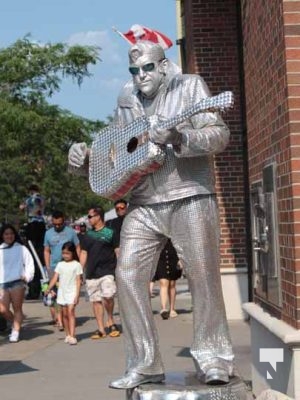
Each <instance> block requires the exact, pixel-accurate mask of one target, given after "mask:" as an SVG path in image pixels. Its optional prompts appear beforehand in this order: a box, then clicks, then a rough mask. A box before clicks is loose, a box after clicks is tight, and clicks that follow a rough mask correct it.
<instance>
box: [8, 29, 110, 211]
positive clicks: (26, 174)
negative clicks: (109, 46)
mask: <svg viewBox="0 0 300 400" xmlns="http://www.w3.org/2000/svg"><path fill="white" fill-rule="evenodd" d="M99 50H100V49H99V48H96V47H90V46H71V47H69V46H67V45H65V44H61V43H58V44H46V45H43V46H42V45H38V44H36V43H33V42H31V41H30V38H29V37H28V36H26V37H25V38H23V39H21V40H18V41H17V42H15V43H14V44H12V45H11V46H9V47H7V48H4V49H0V171H1V174H0V187H1V190H0V218H1V219H3V218H5V216H8V219H11V218H10V216H11V215H18V205H19V204H20V202H21V201H22V200H23V198H24V197H25V196H26V194H27V188H28V186H29V185H30V184H31V183H36V184H38V185H39V186H40V187H41V192H42V193H43V194H44V195H45V197H46V199H47V200H48V202H47V204H48V206H47V207H48V212H50V211H51V209H53V208H59V209H61V210H63V211H65V212H66V214H67V215H69V216H72V217H74V218H76V217H78V216H79V215H82V213H85V212H86V210H87V208H88V207H89V206H90V205H91V204H99V203H100V204H102V205H103V206H104V207H105V208H108V207H109V202H106V201H105V200H103V199H101V198H100V197H98V196H96V195H95V194H93V193H92V192H91V190H90V187H89V185H88V181H87V179H86V178H84V177H76V176H72V175H71V174H69V173H68V171H67V152H68V149H69V147H70V146H71V144H72V143H74V142H78V141H85V142H88V143H89V142H91V137H92V135H93V134H94V133H95V132H97V131H98V130H99V129H101V128H102V127H104V125H105V124H104V123H103V122H101V121H92V120H88V119H85V118H81V117H78V116H75V115H73V114H72V113H71V112H69V111H67V110H63V109H61V108H60V107H58V106H55V105H50V104H49V102H48V100H49V97H51V96H52V95H53V94H54V93H55V92H57V91H59V90H60V86H61V83H62V80H63V79H65V78H68V77H71V78H72V79H73V80H74V83H76V84H78V85H80V84H81V83H82V81H83V79H84V78H88V77H90V75H91V74H90V72H89V70H88V67H89V66H90V65H93V64H96V63H97V62H98V61H99V60H100V59H99ZM19 215H21V214H20V213H19Z"/></svg>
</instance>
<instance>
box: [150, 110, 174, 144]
mask: <svg viewBox="0 0 300 400" xmlns="http://www.w3.org/2000/svg"><path fill="white" fill-rule="evenodd" d="M159 121H162V119H161V117H159V118H158V117H157V116H155V115H154V116H152V117H150V124H151V128H150V129H149V137H150V140H151V142H153V143H157V144H173V145H179V144H180V143H181V133H180V132H178V131H177V129H176V128H171V129H162V128H159Z"/></svg>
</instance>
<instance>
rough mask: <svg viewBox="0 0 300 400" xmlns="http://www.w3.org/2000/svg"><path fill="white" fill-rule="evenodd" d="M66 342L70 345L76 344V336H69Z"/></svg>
mask: <svg viewBox="0 0 300 400" xmlns="http://www.w3.org/2000/svg"><path fill="white" fill-rule="evenodd" d="M68 343H69V344H70V345H74V344H77V339H76V337H73V336H69V341H68Z"/></svg>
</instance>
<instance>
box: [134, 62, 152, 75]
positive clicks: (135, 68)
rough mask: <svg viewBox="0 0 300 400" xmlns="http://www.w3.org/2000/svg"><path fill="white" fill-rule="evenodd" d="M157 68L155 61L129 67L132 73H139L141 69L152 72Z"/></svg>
mask: <svg viewBox="0 0 300 400" xmlns="http://www.w3.org/2000/svg"><path fill="white" fill-rule="evenodd" d="M154 68H155V63H154V62H152V63H148V64H145V65H142V66H141V67H129V72H130V73H131V75H138V74H139V72H140V69H141V70H142V71H144V72H151V71H153V70H154Z"/></svg>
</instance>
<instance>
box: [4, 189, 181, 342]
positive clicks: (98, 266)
mask: <svg viewBox="0 0 300 400" xmlns="http://www.w3.org/2000/svg"><path fill="white" fill-rule="evenodd" d="M44 208H45V200H44V198H43V196H41V194H40V191H39V188H38V186H37V185H31V186H30V187H29V195H28V198H27V199H26V200H25V201H24V202H23V203H21V204H20V209H21V210H24V211H25V212H26V214H27V224H26V225H25V232H23V235H22V236H23V241H22V240H21V237H20V235H19V233H18V231H17V230H16V228H15V227H14V226H13V225H11V224H3V225H2V227H1V230H0V317H1V318H2V325H1V324H0V328H1V326H2V327H3V326H4V329H5V327H6V324H3V318H4V321H6V322H7V323H8V324H9V325H11V330H10V334H9V341H10V342H12V343H15V342H18V341H19V339H20V337H21V336H20V331H21V326H22V321H23V310H22V306H23V303H24V300H25V293H26V292H27V295H26V299H27V300H33V299H41V295H42V296H43V300H44V304H45V305H47V306H48V307H49V311H50V324H52V325H54V326H56V327H57V328H58V330H60V331H65V343H68V344H70V345H75V344H77V339H76V314H75V310H76V306H77V304H78V302H79V298H80V291H81V288H82V286H83V285H84V288H85V292H86V298H87V299H88V301H89V302H90V303H91V305H92V311H93V314H94V317H95V321H96V330H95V332H94V333H93V334H92V335H91V339H93V340H97V339H102V338H104V337H106V336H107V335H109V336H110V337H118V336H120V333H121V332H120V331H121V329H120V327H119V326H118V325H117V324H116V322H115V320H114V306H115V295H116V293H117V287H116V282H115V269H116V261H117V257H118V254H119V246H120V232H121V227H122V224H123V221H124V218H125V216H126V213H127V208H128V204H127V201H126V200H124V199H120V200H117V201H116V202H115V203H114V210H115V213H116V215H117V216H116V218H113V219H111V220H109V221H107V222H105V214H104V210H103V208H102V207H100V206H94V207H92V208H90V209H89V210H88V212H87V221H88V223H86V222H80V224H78V225H77V226H76V229H75V227H71V226H68V225H67V224H66V219H65V215H64V213H63V212H61V211H59V210H56V211H53V213H52V216H51V219H50V226H49V227H48V229H46V225H45V218H44ZM28 241H31V243H32V245H33V247H34V249H35V254H33V253H32V251H31V250H32V249H31V248H30V246H26V244H28ZM168 246H169V247H168V248H166V249H164V250H163V252H162V254H161V257H160V262H159V264H158V269H157V272H156V275H155V278H154V280H155V279H158V280H159V281H160V285H161V286H160V288H161V304H162V311H161V315H162V318H163V319H167V318H169V317H174V316H176V311H175V309H174V306H175V282H176V279H177V278H178V277H179V276H180V274H181V271H180V270H178V269H176V271H177V273H176V278H174V269H173V264H174V260H173V258H174V257H177V256H176V255H174V251H175V250H174V248H173V247H172V244H171V243H168ZM172 249H173V250H172ZM171 250H172V251H171ZM168 252H169V253H170V261H171V266H172V269H171V272H172V274H171V276H168V274H169V272H170V265H169V264H170V262H169V256H168ZM175 253H176V252H175ZM37 257H38V258H39V260H37V259H36V258H37ZM37 261H38V262H37ZM177 261H178V258H177V259H176V263H177ZM40 266H44V267H43V268H44V273H43V274H42V273H41V270H40V269H41V268H40ZM42 272H43V271H42ZM43 275H44V276H46V277H48V280H47V281H43V279H42V278H43ZM164 277H167V279H164ZM169 278H172V280H170V279H169ZM173 278H174V279H173ZM154 280H153V282H154ZM165 281H166V282H168V284H166V282H165ZM26 289H27V290H26ZM168 294H169V295H170V298H169V301H170V309H169V310H167V299H168ZM41 304H42V302H41Z"/></svg>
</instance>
